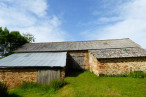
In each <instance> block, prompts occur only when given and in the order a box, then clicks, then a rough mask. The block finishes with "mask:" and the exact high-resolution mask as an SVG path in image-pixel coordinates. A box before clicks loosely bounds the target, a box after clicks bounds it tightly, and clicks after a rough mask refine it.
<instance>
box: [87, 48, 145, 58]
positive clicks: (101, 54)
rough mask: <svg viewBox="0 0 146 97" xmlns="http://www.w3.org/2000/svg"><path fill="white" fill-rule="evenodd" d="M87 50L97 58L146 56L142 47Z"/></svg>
mask: <svg viewBox="0 0 146 97" xmlns="http://www.w3.org/2000/svg"><path fill="white" fill-rule="evenodd" d="M89 51H90V52H91V53H92V54H93V55H94V56H95V57H96V58H98V59H104V58H126V57H146V51H145V50H144V49H142V48H121V49H103V50H89Z"/></svg>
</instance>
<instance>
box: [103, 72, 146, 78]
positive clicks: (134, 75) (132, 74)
mask: <svg viewBox="0 0 146 97" xmlns="http://www.w3.org/2000/svg"><path fill="white" fill-rule="evenodd" d="M103 77H132V78H146V73H144V72H143V71H133V72H130V73H129V74H119V75H104V76H103Z"/></svg>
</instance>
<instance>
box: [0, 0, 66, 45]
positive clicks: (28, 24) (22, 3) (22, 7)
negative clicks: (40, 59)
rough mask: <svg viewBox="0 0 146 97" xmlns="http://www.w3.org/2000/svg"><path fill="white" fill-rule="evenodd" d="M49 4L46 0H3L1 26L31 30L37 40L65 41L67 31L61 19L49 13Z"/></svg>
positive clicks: (0, 11) (0, 8) (0, 3)
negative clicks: (62, 25)
mask: <svg viewBox="0 0 146 97" xmlns="http://www.w3.org/2000/svg"><path fill="white" fill-rule="evenodd" d="M48 11H49V5H48V4H47V1H46V0H1V2H0V26H2V27H7V28H8V29H10V30H11V31H12V30H18V31H20V32H21V33H25V32H30V33H32V34H34V35H35V37H36V42H46V41H64V40H65V31H63V30H62V29H61V27H60V26H61V21H60V20H59V18H58V17H57V16H55V15H53V14H52V15H48V13H49V12H48Z"/></svg>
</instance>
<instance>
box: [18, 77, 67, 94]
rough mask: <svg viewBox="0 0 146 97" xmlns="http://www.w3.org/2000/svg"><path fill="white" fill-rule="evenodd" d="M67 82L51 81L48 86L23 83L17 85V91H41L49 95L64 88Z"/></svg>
mask: <svg viewBox="0 0 146 97" xmlns="http://www.w3.org/2000/svg"><path fill="white" fill-rule="evenodd" d="M66 84H67V82H65V81H64V80H59V79H56V80H53V81H51V82H50V83H49V84H39V83H34V82H25V83H22V84H21V85H19V87H18V88H17V89H19V90H24V91H27V90H28V91H29V90H34V91H36V92H37V91H43V92H50V93H55V92H56V91H57V90H59V89H60V88H62V87H63V86H65V85H66Z"/></svg>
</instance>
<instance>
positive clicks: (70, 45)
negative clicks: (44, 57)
mask: <svg viewBox="0 0 146 97" xmlns="http://www.w3.org/2000/svg"><path fill="white" fill-rule="evenodd" d="M133 47H140V46H139V45H138V44H136V43H134V42H133V41H132V40H130V39H128V38H126V39H111V40H95V41H71V42H47V43H27V44H25V45H23V46H22V47H20V48H18V49H17V50H16V51H15V52H43V51H45V52H48V51H74V50H97V49H110V48H112V49H113V48H115V49H116V48H133Z"/></svg>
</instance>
